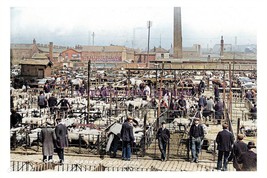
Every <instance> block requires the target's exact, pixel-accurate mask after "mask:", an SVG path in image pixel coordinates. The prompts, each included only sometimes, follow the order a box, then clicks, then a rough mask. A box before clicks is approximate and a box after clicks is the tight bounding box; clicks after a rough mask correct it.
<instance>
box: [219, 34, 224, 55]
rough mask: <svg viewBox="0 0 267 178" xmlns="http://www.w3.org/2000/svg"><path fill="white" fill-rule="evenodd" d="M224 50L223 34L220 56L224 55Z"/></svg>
mask: <svg viewBox="0 0 267 178" xmlns="http://www.w3.org/2000/svg"><path fill="white" fill-rule="evenodd" d="M223 51H224V40H223V36H221V51H220V58H222V57H223Z"/></svg>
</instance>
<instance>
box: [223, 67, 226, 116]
mask: <svg viewBox="0 0 267 178" xmlns="http://www.w3.org/2000/svg"><path fill="white" fill-rule="evenodd" d="M223 103H224V107H223V115H224V118H225V116H226V107H225V106H226V104H225V70H224V71H223Z"/></svg>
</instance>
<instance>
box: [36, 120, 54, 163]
mask: <svg viewBox="0 0 267 178" xmlns="http://www.w3.org/2000/svg"><path fill="white" fill-rule="evenodd" d="M40 138H41V141H42V144H43V145H42V152H43V162H47V161H52V160H53V154H54V139H55V134H54V129H53V128H51V123H49V122H46V126H44V127H43V128H42V130H41V134H40Z"/></svg>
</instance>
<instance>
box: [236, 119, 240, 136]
mask: <svg viewBox="0 0 267 178" xmlns="http://www.w3.org/2000/svg"><path fill="white" fill-rule="evenodd" d="M239 131H240V118H238V119H237V128H236V134H237V135H238V134H239Z"/></svg>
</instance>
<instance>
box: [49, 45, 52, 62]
mask: <svg viewBox="0 0 267 178" xmlns="http://www.w3.org/2000/svg"><path fill="white" fill-rule="evenodd" d="M49 58H50V60H53V42H49Z"/></svg>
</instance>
